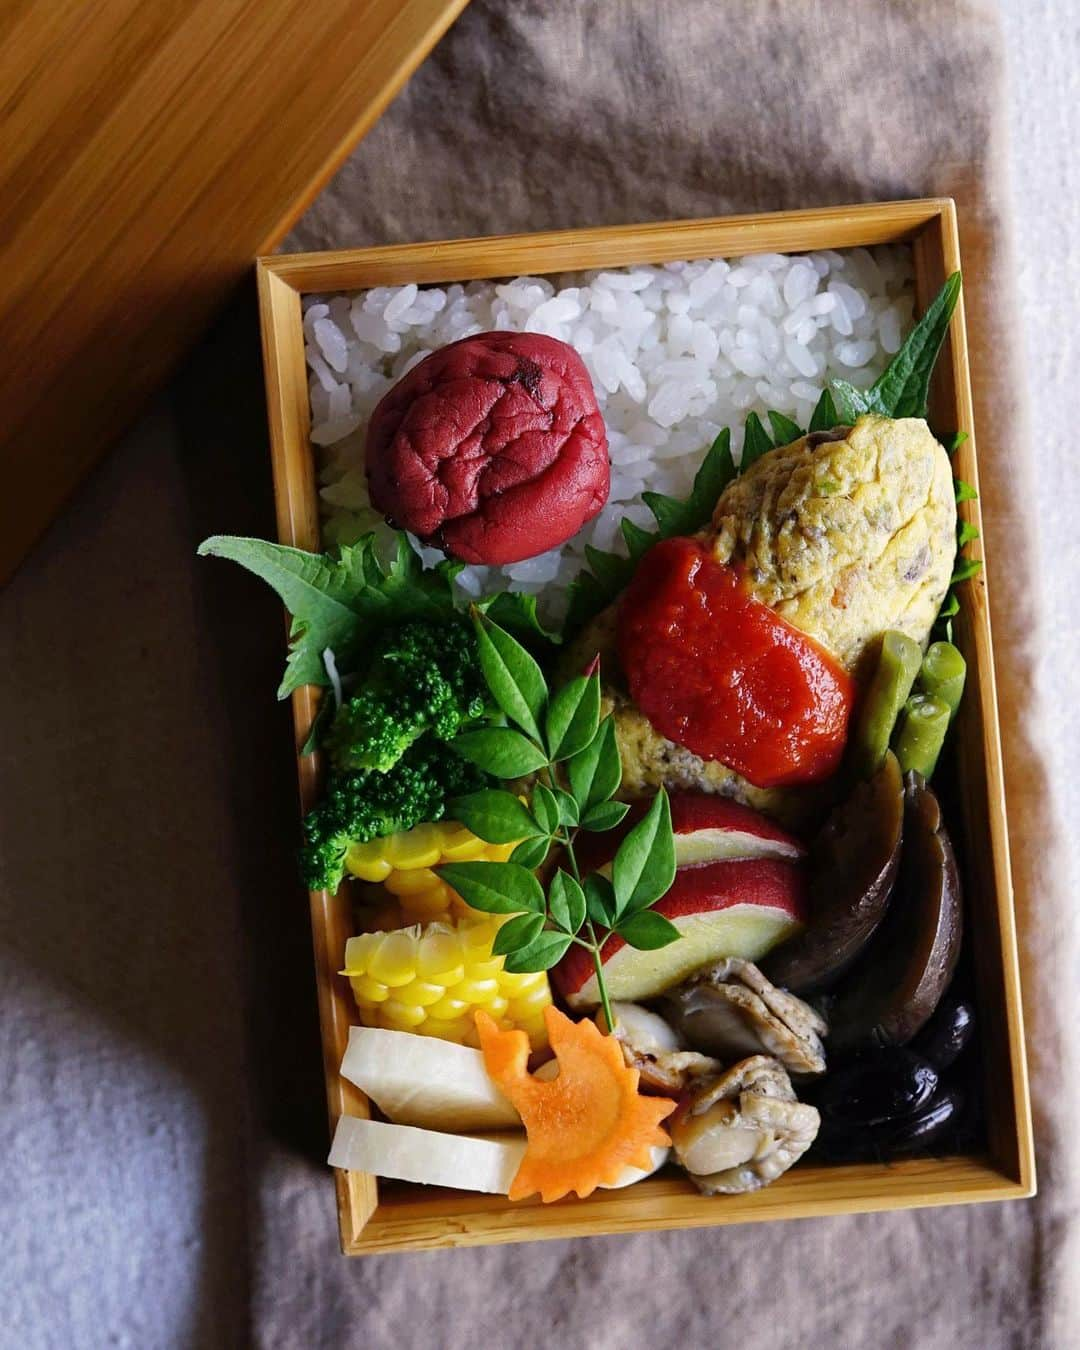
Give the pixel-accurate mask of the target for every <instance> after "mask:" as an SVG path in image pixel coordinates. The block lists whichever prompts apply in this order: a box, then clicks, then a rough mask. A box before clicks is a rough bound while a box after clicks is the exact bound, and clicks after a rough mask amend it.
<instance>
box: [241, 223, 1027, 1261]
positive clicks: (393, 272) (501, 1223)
mask: <svg viewBox="0 0 1080 1350" xmlns="http://www.w3.org/2000/svg"><path fill="white" fill-rule="evenodd" d="M902 239H910V240H911V241H912V244H913V252H914V260H915V269H916V284H917V290H918V297H917V298H918V302H919V306H920V308H922V307H925V305H926V303H927V302H928V300H929V299H930V298H931V297H932V296H933V294H934V293H935V292H936V291H937V289H938V288H939V287H940V285H941V283H942V282H943V281H944V279H945V277H946V276H947V275H949V274H950V273H951V272H953V271H955V270H956V269H957V267H958V266H959V264H960V252H959V242H958V238H957V227H956V212H955V208H954V206H953V203H952V201H951V200H948V199H932V200H925V201H908V202H889V203H881V204H878V205H872V206H856V207H834V208H826V209H821V210H811V211H791V212H778V213H775V214H771V215H764V216H741V217H728V218H726V219H719V220H698V221H681V222H670V223H666V224H652V225H635V226H620V227H604V228H600V229H592V230H569V231H553V232H550V233H545V234H536V235H510V236H503V237H499V238H489V239H466V240H451V241H443V242H437V243H431V244H416V245H397V246H391V247H386V248H375V249H362V250H347V251H342V252H334V253H321V254H292V255H289V256H285V257H275V258H264V259H261V260H260V265H259V293H260V305H261V314H262V333H263V348H264V356H265V368H266V378H267V398H268V409H269V418H270V440H271V449H272V454H273V467H274V485H275V496H276V501H277V512H278V531H279V537H280V539H281V540H282V542H284V543H289V544H293V545H296V546H298V547H301V548H311V547H313V546H315V545H316V544H317V541H318V531H319V523H318V506H317V499H316V495H315V483H314V472H313V457H312V451H311V445H310V441H309V438H308V437H309V430H310V420H309V405H308V395H307V374H306V370H305V365H304V351H303V341H302V334H301V325H300V300H301V296H302V295H303V294H304V293H305V292H313V291H318V292H321V291H341V290H351V289H361V288H364V287H367V286H373V285H394V284H401V283H403V282H407V281H415V282H445V281H451V280H465V279H467V278H475V277H491V276H507V275H516V274H520V273H529V274H531V275H538V274H543V273H546V272H561V271H568V270H576V269H581V268H588V267H617V266H623V265H627V264H632V263H635V262H661V261H670V260H673V259H677V258H687V257H691V258H692V257H710V256H717V257H730V256H733V255H736V254H739V253H743V252H756V251H764V250H777V251H779V252H787V253H792V252H799V251H801V250H807V249H815V248H845V247H852V246H855V245H867V244H876V243H885V242H891V241H898V240H902ZM932 399H933V415H934V418H935V421H936V422H937V423H938V425H940V426H941V427H943V428H944V427H948V428H955V429H956V430H958V431H964V432H966V433H967V435H968V439H967V441H966V442H965V443H964V445H963V446H961V448H960V450H959V451H958V453H957V455H956V459H955V461H954V466H955V469H956V471H957V473H958V474H959V475H960V476H961V477H963V478H965V479H966V480H967V481H968V482H971V483H973V484H975V483H977V481H978V470H977V465H976V450H975V438H974V426H973V413H972V405H971V390H970V382H969V375H968V358H967V342H966V334H965V331H964V309H963V304H962V303H961V304H960V305H959V306H958V308H957V312H956V314H955V316H954V318H953V323H952V327H951V330H950V335H949V339H948V341H947V344H946V347H945V350H944V354H943V357H942V359H941V360H940V361H939V363H938V369H937V373H936V374H935V380H934V386H933V389H932ZM961 511H962V514H963V516H964V518H965V519H967V520H969V521H970V522H971V523H972V524H973V525H976V526H978V525H979V523H980V520H981V517H980V512H979V503H978V501H977V500H975V501H971V502H967V503H965V504H964V505H963V506H962V508H961ZM981 547H982V546H981V545H978V546H977V548H981ZM961 590H962V603H963V609H962V612H961V615H960V618H959V619H958V622H957V634H956V639H957V642H958V644H959V645H960V647H961V649H962V650H963V652H964V654H965V656H966V658H967V661H968V668H969V688H968V693H967V697H966V698H965V700H964V705H963V709H962V713H961V720H960V722H959V723H958V731H959V734H958V736H957V737H956V738H955V739H954V747H955V753H956V755H957V761H958V763H957V768H958V775H957V777H958V782H959V789H960V796H961V808H962V818H963V825H964V844H965V847H964V848H963V849H962V858H961V861H962V864H963V867H964V880H965V886H966V890H967V896H968V909H969V915H970V917H971V919H972V920H973V922H971V923H970V926H969V939H968V940H969V941H971V942H972V944H973V946H974V949H975V957H976V964H977V968H978V985H979V999H980V1016H981V1022H982V1026H983V1037H982V1042H983V1054H984V1074H983V1091H984V1093H985V1097H986V1108H987V1117H988V1127H989V1129H988V1132H989V1142H990V1157H989V1158H988V1159H978V1158H949V1159H942V1160H936V1159H918V1160H915V1161H912V1162H909V1163H904V1164H900V1165H897V1166H892V1167H888V1166H878V1165H863V1166H860V1167H844V1168H831V1169H830V1168H820V1167H803V1168H796V1169H794V1170H793V1171H792V1172H791V1173H789V1174H787V1176H785V1177H784V1178H783V1179H782V1180H781V1182H779V1183H778V1184H777V1185H775V1186H772V1187H769V1188H767V1189H766V1190H763V1191H757V1192H754V1193H752V1194H750V1195H744V1196H739V1197H730V1196H728V1197H723V1198H722V1199H718V1198H711V1199H707V1198H704V1197H702V1196H699V1195H698V1194H697V1193H696V1192H695V1191H694V1189H693V1187H692V1186H691V1185H690V1184H689V1183H688V1182H687V1181H686V1180H685V1179H684V1178H676V1177H667V1176H664V1177H661V1178H657V1179H653V1180H649V1181H645V1182H640V1183H639V1184H638V1185H636V1186H634V1187H633V1188H631V1189H630V1190H629V1191H616V1192H610V1193H609V1192H600V1191H597V1192H595V1193H594V1194H593V1195H592V1196H591V1197H590V1198H589V1199H588V1200H585V1201H575V1200H570V1201H567V1202H561V1203H560V1204H558V1205H549V1206H545V1205H540V1204H539V1203H531V1204H530V1203H528V1202H527V1203H526V1204H524V1205H523V1204H511V1203H510V1202H509V1201H508V1200H506V1199H505V1198H503V1197H499V1196H483V1197H481V1196H476V1195H472V1194H456V1193H453V1192H449V1193H447V1192H439V1191H433V1190H431V1189H429V1188H426V1187H404V1186H401V1185H397V1184H386V1183H383V1184H381V1185H379V1186H377V1185H376V1182H375V1179H374V1178H373V1177H370V1176H368V1175H367V1174H365V1173H359V1172H345V1173H343V1172H340V1171H339V1172H337V1173H336V1184H337V1194H338V1210H339V1219H340V1227H341V1239H342V1247H343V1250H345V1251H346V1252H347V1253H349V1254H361V1253H368V1252H376V1251H395V1250H405V1249H417V1248H428V1247H440V1246H470V1245H474V1244H478V1243H485V1242H519V1241H523V1240H529V1239H532V1238H541V1237H571V1236H582V1235H586V1234H591V1233H612V1232H631V1231H637V1230H641V1229H651V1228H673V1227H695V1226H702V1225H710V1224H720V1223H736V1222H745V1221H752V1220H759V1219H766V1218H799V1217H808V1216H811V1215H818V1214H836V1213H845V1212H854V1211H858V1210H879V1209H900V1208H908V1207H912V1206H917V1205H941V1204H958V1203H963V1202H967V1201H977V1200H991V1199H1015V1198H1019V1197H1020V1196H1024V1195H1030V1194H1031V1193H1032V1191H1033V1188H1034V1184H1035V1176H1034V1156H1033V1145H1032V1137H1031V1107H1030V1101H1029V1091H1028V1080H1027V1065H1026V1060H1025V1054H1024V1031H1023V1018H1022V1011H1021V1006H1020V984H1019V972H1018V964H1017V953H1016V934H1015V921H1014V915H1013V897H1012V879H1011V875H1010V866H1009V844H1008V829H1007V821H1006V816H1005V798H1004V783H1003V777H1002V766H1001V746H1000V737H999V729H998V710H997V702H996V693H995V685H994V668H993V652H992V648H991V642H990V621H989V608H988V605H987V599H986V578H985V576H982V575H980V576H979V577H977V578H975V579H974V580H973V581H969V582H966V583H964V585H963V586H962V588H961ZM316 706H317V703H316V697H315V691H313V690H311V689H310V688H307V689H301V690H297V691H296V693H294V695H293V715H294V721H295V729H296V737H297V746H298V747H299V746H300V745H302V744H303V743H304V741H306V739H307V734H308V731H309V729H310V725H311V721H312V718H313V716H314V713H315V709H316ZM299 773H300V785H301V796H302V799H303V800H304V802H305V803H308V802H310V801H311V799H312V793H313V792H314V790H315V787H316V781H315V766H314V763H313V760H312V759H311V758H310V757H308V758H303V757H302V758H300V760H299ZM346 889H347V888H346ZM311 916H312V928H313V937H314V948H315V964H316V981H317V985H318V995H319V1015H320V1021H321V1026H322V1037H323V1065H324V1069H325V1071H326V1075H327V1077H326V1089H327V1101H328V1105H329V1111H330V1119H331V1125H333V1123H334V1122H335V1121H336V1119H337V1117H338V1116H339V1115H341V1114H344V1113H350V1114H366V1111H367V1107H366V1103H365V1102H364V1099H363V1098H362V1096H361V1094H359V1093H358V1092H357V1091H356V1089H355V1088H354V1087H352V1086H351V1085H350V1084H349V1083H347V1082H346V1081H345V1080H344V1079H343V1078H342V1077H341V1075H340V1074H339V1073H338V1072H337V1066H338V1064H340V1060H341V1056H342V1055H343V1054H344V1050H345V1046H346V1043H347V1040H348V1027H349V1023H350V1021H351V1020H352V1019H353V1017H354V1010H353V1007H352V1003H351V999H350V996H349V992H348V987H347V984H346V982H345V981H344V980H343V979H341V977H340V976H339V975H338V971H339V970H340V960H341V956H342V953H343V949H344V942H345V939H346V937H347V936H348V935H349V933H350V931H351V927H350V926H351V923H352V917H351V913H350V903H349V900H348V898H347V896H346V894H345V893H344V889H343V892H342V893H341V894H339V895H337V896H330V895H328V894H326V893H318V894H313V895H312V897H311Z"/></svg>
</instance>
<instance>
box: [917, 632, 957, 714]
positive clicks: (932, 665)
mask: <svg viewBox="0 0 1080 1350" xmlns="http://www.w3.org/2000/svg"><path fill="white" fill-rule="evenodd" d="M966 676H967V662H966V661H965V660H964V658H963V657H962V656H961V655H960V653H959V652H958V651H957V650H956V648H955V647H954V646H953V645H952V643H951V642H934V643H932V644H931V645H930V647H929V648H928V649H927V652H926V655H925V656H924V657H923V663H922V669H921V670H920V671H919V688H920V689H921V690H922V691H923V693H924V694H932V695H933V696H934V698H939V699H941V701H942V703H947V704H948V705H949V713H950V715H951V716H954V717H955V715H956V710H957V708H959V706H960V699H961V697H962V695H963V693H964V679H965V677H966Z"/></svg>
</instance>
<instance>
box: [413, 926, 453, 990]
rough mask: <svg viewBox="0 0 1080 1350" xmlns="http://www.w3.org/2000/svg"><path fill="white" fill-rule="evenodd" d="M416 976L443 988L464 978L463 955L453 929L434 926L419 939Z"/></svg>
mask: <svg viewBox="0 0 1080 1350" xmlns="http://www.w3.org/2000/svg"><path fill="white" fill-rule="evenodd" d="M416 970H417V974H418V975H419V976H420V978H421V979H424V980H430V981H431V983H432V984H441V985H443V987H444V988H445V987H446V986H448V985H451V984H457V983H458V981H459V980H463V979H464V978H465V953H464V951H463V950H462V946H461V940H460V938H459V937H458V935H457V933H455V932H454V931H453V929H449V928H445V927H443V926H442V925H441V924H434V925H432V927H431V928H430V929H429V930H428V931H427V932H425V934H424V936H423V937H422V938H421V939H420V950H419V951H418V952H417V959H416Z"/></svg>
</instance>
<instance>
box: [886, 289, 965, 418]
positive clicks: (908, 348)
mask: <svg viewBox="0 0 1080 1350" xmlns="http://www.w3.org/2000/svg"><path fill="white" fill-rule="evenodd" d="M959 299H960V273H959V272H954V273H953V274H952V276H951V277H950V278H949V279H948V281H946V283H945V285H944V286H943V287H942V288H941V290H940V291H939V292H938V293H937V295H936V296H935V297H934V299H933V301H932V302H931V303H930V305H929V306H928V307H927V310H926V313H925V314H924V315H923V316H922V318H921V319H920V320H919V322H918V323H917V324H916V325H915V327H914V328H913V329H912V330H911V332H910V333H909V334H908V337H907V340H906V341H905V342H904V345H903V346H902V347H901V348H900V350H899V351H898V352H897V353H896V355H895V356H894V357H893V359H892V360H891V361H890V362H889V365H888V368H887V369H886V370H885V371H884V372H883V373H882V374H881V375H880V376H879V377H878V379H877V380H876V381H875V383H874V384H873V385H872V386H871V387H870V389H869V390H867V393H868V394H872V395H873V396H874V399H875V402H876V406H875V407H874V408H873V409H872V411H875V412H877V411H880V412H884V414H885V415H886V416H887V417H925V416H926V413H927V399H928V396H929V390H930V376H931V375H932V373H933V370H934V363H935V361H936V360H937V356H938V352H939V351H940V350H941V344H942V343H943V342H944V341H945V335H946V333H948V331H949V323H950V321H951V320H952V316H953V310H954V309H955V308H956V304H957V301H958V300H959Z"/></svg>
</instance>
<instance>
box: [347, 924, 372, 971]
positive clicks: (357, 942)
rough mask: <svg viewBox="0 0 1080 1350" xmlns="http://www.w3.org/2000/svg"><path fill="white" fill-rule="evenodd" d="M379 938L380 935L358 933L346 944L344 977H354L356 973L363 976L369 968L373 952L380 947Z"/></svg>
mask: <svg viewBox="0 0 1080 1350" xmlns="http://www.w3.org/2000/svg"><path fill="white" fill-rule="evenodd" d="M379 938H380V934H378V933H357V935H356V937H351V938H349V940H348V942H346V944H345V969H344V970H343V971H342V972H341V973H342V975H352V974H353V973H354V972H355V973H356V974H358V975H360V974H363V972H364V971H365V970H367V968H368V962H369V961H370V960H371V954H372V952H374V950H375V948H376V947H377V946H378V945H379Z"/></svg>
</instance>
